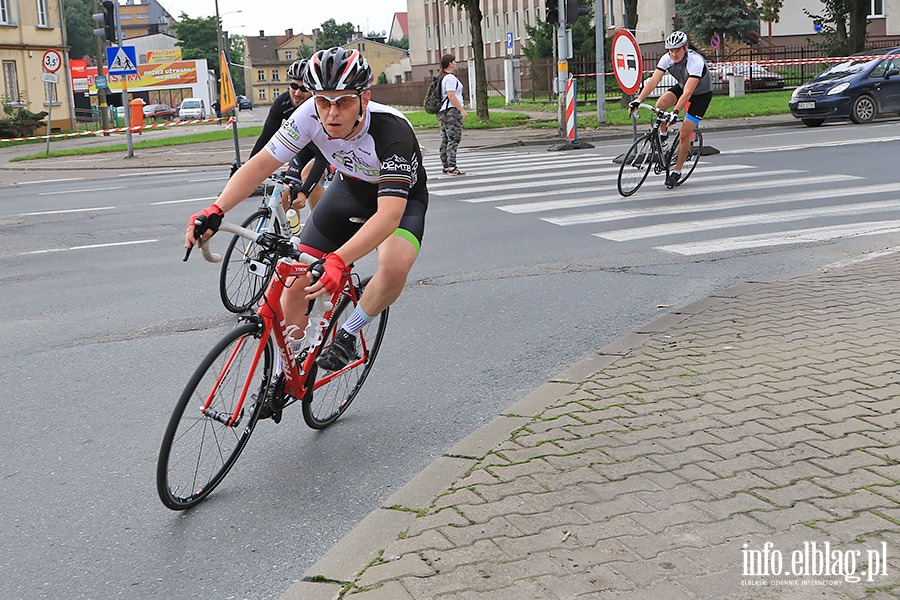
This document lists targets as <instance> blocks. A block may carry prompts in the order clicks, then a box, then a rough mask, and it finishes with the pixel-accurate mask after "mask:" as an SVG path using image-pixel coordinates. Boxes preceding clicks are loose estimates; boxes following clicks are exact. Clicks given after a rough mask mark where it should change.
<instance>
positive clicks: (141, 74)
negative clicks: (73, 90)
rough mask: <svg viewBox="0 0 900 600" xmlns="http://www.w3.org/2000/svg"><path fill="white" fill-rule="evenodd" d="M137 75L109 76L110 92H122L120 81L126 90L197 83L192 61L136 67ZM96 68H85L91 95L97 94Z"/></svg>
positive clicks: (195, 69)
mask: <svg viewBox="0 0 900 600" xmlns="http://www.w3.org/2000/svg"><path fill="white" fill-rule="evenodd" d="M137 71H138V72H137V75H110V76H109V77H108V85H109V89H110V91H112V92H118V91H121V90H122V80H123V79H124V80H126V81H127V84H128V89H129V90H131V91H134V90H135V89H136V88H154V87H172V86H183V85H189V84H193V83H197V63H196V61H193V60H188V61H176V62H169V63H160V64H146V65H137ZM96 76H97V67H88V68H87V80H88V85H89V86H90V91H91V93H92V94H94V93H96V92H97V87H96V86H95V85H94V78H95V77H96Z"/></svg>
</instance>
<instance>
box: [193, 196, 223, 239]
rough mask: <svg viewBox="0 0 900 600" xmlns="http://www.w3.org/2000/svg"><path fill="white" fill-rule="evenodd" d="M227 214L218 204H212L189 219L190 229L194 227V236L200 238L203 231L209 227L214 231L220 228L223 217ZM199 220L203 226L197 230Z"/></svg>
mask: <svg viewBox="0 0 900 600" xmlns="http://www.w3.org/2000/svg"><path fill="white" fill-rule="evenodd" d="M224 216H225V213H224V212H223V211H222V209H221V208H219V206H218V205H217V204H210V205H209V206H207V207H206V208H204V209H203V210H201V211H200V212H198V213H197V214H195V215H194V216H193V217H191V218H190V220H189V221H188V229H191V228H194V237H195V238H199V237H200V236H201V235H202V234H203V231H205V230H207V229H209V230H211V231H212V232H213V233H215V232H216V231H218V230H219V225H221V224H222V217H224ZM197 221H200V222H201V223H202V224H203V226H202V228H201V229H200V231H199V232H198V231H197Z"/></svg>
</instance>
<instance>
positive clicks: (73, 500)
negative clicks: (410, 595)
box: [0, 123, 900, 598]
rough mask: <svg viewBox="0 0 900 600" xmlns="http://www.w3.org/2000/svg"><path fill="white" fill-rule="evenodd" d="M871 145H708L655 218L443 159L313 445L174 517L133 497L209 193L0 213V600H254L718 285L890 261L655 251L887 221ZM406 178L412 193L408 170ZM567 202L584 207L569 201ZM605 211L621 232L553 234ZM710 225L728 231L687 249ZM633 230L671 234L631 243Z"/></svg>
mask: <svg viewBox="0 0 900 600" xmlns="http://www.w3.org/2000/svg"><path fill="white" fill-rule="evenodd" d="M894 127H895V124H893V125H892V124H891V123H878V124H875V125H870V126H866V127H855V126H854V127H851V126H844V125H840V126H835V127H823V128H821V129H817V130H805V129H804V128H802V127H801V128H785V129H783V130H761V131H755V132H731V133H721V134H719V135H718V136H717V137H716V138H715V139H714V140H709V142H710V143H713V141H714V143H715V145H716V146H717V147H718V148H719V149H720V150H721V151H722V153H721V154H720V155H718V156H716V157H710V158H709V160H708V161H704V163H702V164H701V165H700V166H699V167H698V170H697V173H696V174H695V176H694V178H695V179H693V180H692V181H691V182H689V183H688V184H687V185H685V186H684V187H682V188H679V189H678V190H676V191H675V192H668V191H666V190H664V188H662V182H661V178H655V179H656V180H654V178H653V176H651V180H650V181H648V183H647V184H646V186H645V188H644V189H642V190H641V191H640V192H638V194H636V195H635V196H634V197H632V199H630V200H628V201H623V200H621V199H618V198H615V197H609V198H608V196H610V195H612V196H615V191H614V175H613V179H610V178H609V176H608V175H607V172H608V171H609V169H610V168H611V167H610V165H611V158H612V157H613V156H615V155H616V154H618V153H621V152H622V151H624V149H625V144H626V141H616V142H608V143H606V144H604V145H603V146H602V147H598V148H596V149H594V150H591V151H584V152H583V153H582V154H568V155H566V156H562V154H565V153H557V154H550V153H546V152H545V151H544V148H537V147H535V148H519V149H505V150H494V151H490V150H484V151H468V152H466V153H465V154H464V155H463V156H461V160H460V163H461V165H463V166H465V168H466V169H467V170H468V171H469V172H470V175H469V176H467V178H466V179H464V180H462V179H458V180H451V179H448V178H442V177H440V176H436V177H434V178H433V179H432V182H433V188H434V192H433V195H432V199H431V205H430V208H429V216H428V229H427V233H426V243H425V245H424V247H423V252H422V255H421V258H420V260H419V262H418V263H417V265H416V268H415V270H414V272H413V279H412V280H411V281H410V282H409V284H408V286H407V289H406V290H405V292H404V294H403V296H402V297H401V299H400V300H399V301H398V303H397V304H396V305H395V307H394V308H393V309H392V314H391V320H390V324H389V330H388V336H387V339H386V341H385V345H384V347H383V348H382V352H381V354H380V356H379V359H378V363H377V365H376V368H375V369H374V370H373V372H372V375H371V376H370V378H369V380H368V381H367V383H366V387H365V389H364V390H363V393H362V395H361V396H360V398H359V399H358V400H357V401H356V402H355V403H354V404H353V406H352V407H351V408H350V410H349V411H348V412H347V414H346V415H345V416H344V417H342V418H341V420H340V421H339V422H338V423H337V424H336V425H335V426H334V427H332V428H329V429H327V430H325V431H322V432H314V431H311V430H309V429H307V428H306V427H305V426H304V424H303V422H302V418H301V417H300V415H299V411H297V412H294V413H290V412H288V413H286V415H285V420H284V421H283V422H282V423H281V424H280V425H275V424H273V423H271V422H264V423H262V424H261V425H260V427H259V428H258V429H257V432H256V433H255V434H254V436H253V439H252V440H251V442H250V444H249V446H248V448H247V450H246V452H245V454H244V455H243V456H242V457H241V460H240V461H239V462H238V465H237V466H236V467H235V470H234V472H233V473H232V474H231V475H229V477H228V478H227V479H226V480H225V482H224V483H223V484H222V486H221V487H220V488H219V489H218V490H217V491H216V492H215V493H214V494H213V496H212V497H211V498H210V499H209V500H208V501H207V502H206V503H204V504H203V505H201V506H200V507H198V508H197V509H196V510H193V511H190V512H188V513H186V514H177V513H172V512H170V511H168V510H167V509H165V508H163V507H162V505H161V504H160V503H159V500H158V499H157V497H156V492H155V481H154V471H155V463H156V453H157V451H158V445H159V441H160V438H161V436H162V432H163V429H164V427H165V423H166V421H167V419H168V415H169V412H170V411H171V407H172V405H173V404H174V402H175V399H176V398H177V395H178V393H179V392H180V390H181V387H182V386H183V385H184V382H185V381H186V379H187V378H188V376H189V375H190V373H191V371H192V370H193V368H194V366H195V365H196V364H197V363H198V362H199V360H200V358H201V356H202V354H203V353H204V352H205V350H206V349H207V348H209V347H210V346H211V345H212V344H213V343H214V341H215V340H216V339H218V337H220V336H221V334H222V333H223V332H224V331H225V330H227V328H228V327H230V326H231V325H232V324H233V322H234V319H233V317H231V316H230V315H228V314H226V313H225V311H224V310H223V309H222V308H221V305H220V304H219V301H218V298H217V295H216V292H215V285H216V281H217V276H218V272H217V269H216V268H215V267H211V266H209V265H206V264H203V263H202V262H201V261H199V260H196V259H193V258H192V260H191V261H189V262H188V263H183V262H181V258H182V252H181V250H180V243H181V239H180V236H181V235H182V230H183V222H184V219H185V218H186V216H187V215H189V214H190V213H191V212H193V211H194V210H195V209H196V208H198V207H202V206H204V205H205V204H208V203H209V202H210V201H211V200H212V198H214V196H215V194H216V192H217V191H218V190H219V189H221V187H222V185H223V184H224V176H223V175H222V174H220V173H215V172H212V173H211V172H203V171H198V170H188V171H187V172H177V173H150V174H138V175H135V174H127V176H125V177H120V176H119V175H125V174H121V173H119V174H116V176H115V177H104V178H99V179H93V180H78V181H58V182H55V183H49V182H48V183H44V184H33V185H18V186H3V187H0V233H2V235H0V264H2V265H3V266H2V272H0V281H2V284H3V285H2V286H0V302H2V305H3V306H4V313H5V317H6V318H5V319H4V320H3V321H2V323H0V335H2V339H3V341H4V344H3V345H2V348H0V390H3V393H2V406H3V407H4V408H5V409H6V412H7V414H10V415H12V422H13V423H14V425H13V426H12V427H11V428H10V430H9V433H8V434H7V436H6V437H7V442H6V443H5V444H4V453H3V458H2V460H0V481H2V484H0V490H2V500H3V502H2V503H0V520H2V523H3V525H2V528H3V536H2V537H0V574H2V577H0V597H10V598H13V597H22V598H117V597H122V598H159V597H184V598H219V597H239V598H270V597H273V596H274V595H277V593H278V592H279V591H281V590H283V589H285V588H286V587H287V586H288V585H289V584H290V583H291V582H292V581H293V580H294V579H296V578H297V577H299V576H300V575H301V574H302V573H303V572H304V570H305V569H306V568H307V567H308V566H309V565H311V564H312V563H313V562H314V561H315V560H316V559H317V558H318V557H319V556H321V555H322V554H323V553H324V552H325V551H326V550H327V549H328V548H330V546H331V545H332V544H333V543H334V542H336V541H337V540H338V539H340V538H341V537H342V536H343V535H344V534H345V533H346V532H347V531H349V530H350V529H351V528H352V527H353V526H354V525H355V524H356V523H357V522H358V521H359V520H360V519H362V518H363V517H364V516H365V515H366V514H368V512H370V511H371V510H372V509H374V508H375V507H376V506H378V505H379V503H380V502H381V501H383V499H384V498H386V497H387V496H389V495H390V494H391V492H392V491H394V490H395V489H397V488H398V487H399V486H401V485H402V484H403V483H405V482H406V481H407V480H408V479H409V478H410V477H412V476H413V475H414V474H416V473H417V472H419V471H420V470H421V469H422V468H423V467H425V466H426V465H427V464H429V463H430V462H431V461H432V460H433V459H434V458H435V457H437V456H439V455H440V454H441V453H442V452H443V451H445V450H446V449H447V448H448V447H450V446H451V445H452V444H453V443H454V442H456V441H457V440H459V439H461V438H462V437H464V436H465V435H466V434H467V433H469V432H470V431H472V430H473V429H475V428H477V427H478V426H479V425H481V424H483V423H486V422H488V421H490V420H491V419H492V418H493V416H494V415H496V414H497V413H498V412H499V411H500V410H502V409H503V408H505V407H506V406H508V405H509V404H510V403H511V402H513V401H515V400H517V399H518V398H520V397H522V396H523V395H524V394H526V393H527V392H529V391H530V390H532V389H534V388H535V387H537V386H539V385H540V384H541V383H543V382H544V381H545V380H546V379H547V378H548V377H550V376H552V375H553V374H555V373H558V372H559V371H561V370H562V369H563V368H565V367H566V366H567V365H569V364H571V363H572V362H574V361H576V360H578V359H580V358H582V357H584V356H585V355H587V354H588V353H590V352H591V351H592V350H594V349H596V348H598V347H601V346H603V345H605V344H606V343H609V342H610V341H612V340H614V339H616V338H617V337H619V336H621V335H623V334H625V333H628V332H629V331H631V330H633V329H634V328H635V327H637V326H638V325H640V324H643V323H646V322H648V321H650V320H652V319H654V318H656V317H658V316H660V315H661V314H664V313H665V312H666V311H667V310H668V308H670V307H671V308H674V307H678V306H681V305H684V304H687V303H689V302H692V301H694V300H696V299H699V298H702V297H705V296H707V295H708V294H710V293H712V292H714V291H716V290H718V289H721V288H723V287H727V286H729V285H732V284H734V283H738V282H740V281H746V280H749V279H754V278H768V277H773V276H778V275H782V274H787V273H796V272H805V271H809V270H812V269H815V268H818V267H821V266H823V265H826V264H830V263H833V262H836V261H842V260H848V259H852V258H854V257H857V256H860V255H861V254H864V253H867V252H874V251H879V250H883V249H885V248H887V247H892V246H895V245H896V244H897V233H896V229H892V228H891V226H888V225H881V226H880V227H881V228H880V229H878V228H877V227H876V228H874V229H872V231H870V232H869V233H868V234H867V235H860V236H858V237H836V238H830V239H821V240H819V241H809V242H805V241H795V242H793V243H783V244H781V245H763V246H755V247H747V248H744V249H739V250H734V249H732V250H716V251H711V252H707V253H705V254H684V253H680V250H679V251H676V250H673V249H671V247H676V246H677V245H678V244H687V243H689V242H694V243H696V242H708V243H711V242H712V241H714V240H720V239H725V238H728V237H736V236H746V235H762V234H764V233H765V234H768V235H775V234H780V233H781V232H785V231H793V230H797V229H800V228H805V229H812V228H819V229H821V228H828V227H832V228H834V227H840V228H847V227H850V226H859V225H860V224H865V223H869V222H872V223H875V222H876V221H877V222H882V223H887V222H893V221H895V220H896V218H897V208H898V203H900V201H898V200H896V198H897V192H896V191H893V190H892V189H891V188H890V187H888V186H890V185H892V184H894V183H895V182H894V179H895V178H894V177H893V169H892V168H891V165H890V164H888V158H887V157H890V156H895V155H896V153H897V150H898V144H900V137H898V136H897V135H896V134H895V132H894ZM872 140H879V141H872ZM426 161H427V162H428V166H429V169H430V170H431V172H434V164H435V162H434V161H435V157H434V155H433V154H430V155H427V156H426ZM69 175H70V176H71V175H72V173H69ZM834 177H839V179H834ZM829 178H830V179H829ZM610 182H612V183H610ZM876 185H877V186H884V187H880V188H878V189H877V190H874V191H873V190H869V191H862V188H863V187H864V186H876ZM582 187H587V188H592V190H590V191H579V192H575V191H569V190H575V189H580V188H582ZM485 188H490V189H485ZM479 190H481V191H479ZM813 193H815V194H818V195H817V196H815V197H813V198H811V199H809V198H807V199H803V198H802V197H801V196H802V195H803V194H813ZM503 196H513V197H514V198H511V199H506V200H500V198H501V197H503ZM587 198H591V200H590V202H589V204H587V205H583V206H581V207H570V208H564V209H563V208H553V207H551V206H549V205H548V206H545V207H543V208H540V207H539V208H536V209H533V210H532V209H529V210H531V212H528V211H525V210H522V207H525V206H526V205H528V204H529V203H530V204H534V203H537V204H541V203H548V202H551V201H563V200H577V199H587ZM482 200H486V201H482ZM723 201H732V202H733V204H731V205H727V206H726V205H720V204H714V203H720V202H723ZM247 204H248V205H247V206H246V209H247V210H249V209H250V208H252V206H253V205H254V204H255V203H254V202H248V203H247ZM690 204H694V206H693V207H690V206H688V205H690ZM512 206H518V207H519V209H513V208H511V207H512ZM801 207H802V208H803V209H804V210H807V211H809V212H805V213H803V214H796V213H790V212H789V211H792V210H799V209H800V208H801ZM625 209H634V210H636V211H637V212H636V213H635V214H634V215H632V216H628V217H625V216H620V217H618V218H616V219H612V218H611V217H610V215H607V216H606V217H605V219H604V220H601V221H599V222H598V221H591V220H588V219H584V220H581V221H579V220H577V219H575V220H574V222H572V223H568V224H567V223H565V222H564V221H562V220H561V219H562V217H574V216H575V215H580V214H586V213H587V212H589V211H592V210H625ZM826 209H827V210H826ZM517 210H518V212H517ZM776 213H780V214H776ZM711 219H738V221H736V222H735V223H736V224H735V223H732V224H731V225H727V224H724V223H719V224H718V225H716V227H713V226H712V225H711V224H710V223H705V224H703V225H697V223H699V222H700V221H708V220H711ZM720 225H721V227H720ZM653 226H659V227H676V226H677V227H678V228H680V229H678V231H679V232H680V233H672V231H674V230H667V233H661V234H660V233H656V234H654V233H653V232H652V231H650V232H648V231H646V230H644V229H640V230H639V228H647V227H653ZM698 227H699V229H698ZM625 231H629V232H631V233H630V234H628V235H626V234H624V233H622V232H625ZM636 231H640V233H635V232H636ZM616 232H617V233H616ZM648 233H650V234H652V235H647V234H648ZM677 248H682V246H677ZM361 268H362V269H366V268H371V263H368V264H366V263H363V264H362V265H361Z"/></svg>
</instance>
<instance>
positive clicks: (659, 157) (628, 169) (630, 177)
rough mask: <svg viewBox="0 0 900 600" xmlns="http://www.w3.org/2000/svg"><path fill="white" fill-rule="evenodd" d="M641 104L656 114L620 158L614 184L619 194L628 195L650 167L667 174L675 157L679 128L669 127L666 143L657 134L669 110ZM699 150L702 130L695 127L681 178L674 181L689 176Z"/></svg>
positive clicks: (643, 179)
mask: <svg viewBox="0 0 900 600" xmlns="http://www.w3.org/2000/svg"><path fill="white" fill-rule="evenodd" d="M640 106H641V108H646V109H649V110H650V111H652V112H653V114H654V115H656V118H655V119H653V123H651V124H650V129H649V130H648V131H647V133H645V134H644V135H642V136H641V137H639V138H638V139H637V141H635V142H634V144H632V145H631V148H629V149H628V152H626V153H625V156H624V157H623V159H622V166H621V167H619V180H618V187H619V193H620V194H622V195H623V196H630V195H632V194H633V193H635V192H636V191H638V189H640V187H641V185H643V183H644V181H645V180H646V179H647V175H649V174H650V169H651V167H652V168H653V172H654V173H656V174H657V175H659V174H662V173H665V174H666V177H667V178H668V176H669V173H670V172H671V171H672V169H673V168H674V167H675V163H676V162H677V160H678V141H679V133H680V132H679V131H678V130H675V131H672V130H671V128H670V133H669V139H670V141H669V143H668V144H666V145H665V146H664V145H663V141H662V139H660V137H659V126H660V125H662V124H663V123H664V122H666V121H667V120H668V117H669V115H670V113H668V112H666V111H664V110H662V109H660V108H656V107H655V106H650V105H649V104H643V103H641V105H640ZM702 150H703V134H701V133H700V131H698V130H697V129H695V130H694V132H693V133H692V134H691V147H690V152H689V153H688V157H687V160H685V163H684V167H683V169H682V172H681V179H679V180H678V183H677V184H675V185H681V184H683V183H684V182H685V181H687V178H688V177H690V176H691V173H693V172H694V169H695V168H696V167H697V162H698V161H699V160H700V153H701V151H702Z"/></svg>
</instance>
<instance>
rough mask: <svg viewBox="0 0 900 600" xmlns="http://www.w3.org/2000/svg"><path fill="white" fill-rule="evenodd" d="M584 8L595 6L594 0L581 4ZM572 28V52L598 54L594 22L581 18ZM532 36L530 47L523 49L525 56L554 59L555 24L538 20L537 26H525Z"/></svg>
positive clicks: (581, 54)
mask: <svg viewBox="0 0 900 600" xmlns="http://www.w3.org/2000/svg"><path fill="white" fill-rule="evenodd" d="M579 4H581V5H582V6H593V4H594V3H593V0H587V1H584V2H580V3H579ZM571 27H572V52H573V53H574V54H575V56H587V55H592V54H596V48H597V36H596V34H595V32H594V23H593V20H592V19H590V18H588V17H587V16H582V17H581V18H579V19H578V20H577V21H576V22H575V24H574V25H572V26H571ZM525 30H526V31H527V32H528V35H529V36H530V39H529V42H528V45H527V46H525V47H524V48H522V52H524V53H525V56H527V57H528V58H530V59H532V60H534V59H536V58H552V57H553V49H554V48H556V28H555V27H554V24H553V23H547V22H546V21H541V20H540V19H538V21H537V25H536V26H534V27H532V26H530V25H526V26H525Z"/></svg>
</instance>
